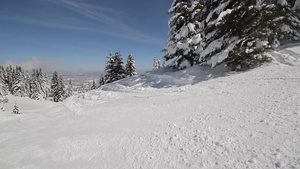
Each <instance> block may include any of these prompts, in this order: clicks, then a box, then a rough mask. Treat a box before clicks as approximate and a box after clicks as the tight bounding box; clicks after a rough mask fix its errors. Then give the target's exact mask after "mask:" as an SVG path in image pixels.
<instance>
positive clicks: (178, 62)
mask: <svg viewBox="0 0 300 169" xmlns="http://www.w3.org/2000/svg"><path fill="white" fill-rule="evenodd" d="M200 7H201V3H200V2H199V1H194V2H193V3H191V1H190V0H174V2H173V4H172V6H171V8H170V10H169V12H168V13H169V14H173V17H172V18H171V19H170V20H169V27H170V31H169V36H170V38H169V40H168V43H167V45H166V47H165V48H164V49H163V51H164V52H165V56H164V60H166V61H168V60H172V59H174V61H173V62H172V63H171V65H170V66H172V67H174V68H179V69H184V68H186V67H190V66H192V65H194V62H195V57H196V56H195V52H194V51H195V50H196V49H197V47H198V45H199V43H200V39H201V36H200V35H199V34H197V31H196V29H197V28H198V25H199V23H198V21H197V20H196V17H197V16H198V15H197V14H198V12H199V11H198V10H197V9H199V8H200ZM195 11H196V13H194V12H195Z"/></svg>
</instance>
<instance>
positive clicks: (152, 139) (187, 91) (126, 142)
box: [0, 46, 300, 169]
mask: <svg viewBox="0 0 300 169" xmlns="http://www.w3.org/2000/svg"><path fill="white" fill-rule="evenodd" d="M299 53H300V47H299V46H287V48H282V49H281V50H278V51H275V52H273V53H268V54H269V55H270V56H272V57H273V58H274V59H276V61H274V62H273V63H269V64H268V65H264V66H262V67H260V68H257V69H254V70H250V71H248V72H245V73H221V72H220V71H218V70H216V69H213V70H211V69H206V68H203V67H198V66H194V67H191V68H188V69H185V70H182V71H176V72H170V71H169V70H168V69H167V68H164V69H160V70H156V71H152V72H147V73H145V74H142V75H140V76H134V77H130V78H126V79H122V80H119V81H116V82H113V83H111V84H108V85H104V86H102V87H101V89H98V90H93V91H90V92H88V93H84V94H79V95H76V96H72V97H71V98H69V99H67V100H66V101H64V102H62V103H54V102H49V101H35V100H30V99H28V98H19V97H15V96H11V95H9V96H8V97H9V103H8V104H6V105H5V106H6V110H5V111H4V112H0V149H1V151H0V166H1V167H0V168H1V169H10V168H22V169H27V168H30V169H35V168H43V169H50V168H72V169H82V168H106V169H116V168H133V169H135V168H136V169H137V168H145V169H150V168H151V169H154V168H157V169H161V168H172V169H182V168H192V169H199V168H205V169H211V168H230V169H241V168H260V169H275V168H300V163H299V160H300V153H299V152H300V86H299V84H300V64H299V62H300V61H299V58H300V54H299ZM14 102H17V103H18V106H19V108H20V110H21V111H22V113H23V114H20V115H15V114H12V113H11V110H12V109H13V104H14Z"/></svg>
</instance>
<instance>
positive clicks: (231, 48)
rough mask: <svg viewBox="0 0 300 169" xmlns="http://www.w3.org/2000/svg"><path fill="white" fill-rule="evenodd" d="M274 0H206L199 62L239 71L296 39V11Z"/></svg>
mask: <svg viewBox="0 0 300 169" xmlns="http://www.w3.org/2000/svg"><path fill="white" fill-rule="evenodd" d="M277 2H280V1H277V0H217V1H214V0H209V1H207V3H206V4H205V6H204V9H203V10H202V13H201V15H202V20H201V24H202V26H203V27H202V29H201V32H202V33H204V35H205V37H204V39H203V42H202V44H204V45H203V51H199V52H198V54H199V55H200V57H199V60H198V61H199V63H200V64H203V65H210V66H212V67H215V66H217V65H220V64H222V63H225V64H226V65H227V66H228V67H229V68H230V69H231V70H241V69H242V70H243V69H249V68H252V67H255V66H257V65H259V64H261V63H262V62H265V61H268V60H269V58H267V56H266V55H264V52H265V51H267V50H270V49H271V50H273V49H275V48H276V47H278V46H279V45H280V44H281V43H287V42H291V41H293V40H299V37H300V36H299V33H297V29H299V26H300V24H299V23H300V22H299V19H300V17H299V11H298V12H296V11H295V10H292V8H291V6H293V5H291V4H289V2H288V1H285V2H286V3H283V4H284V6H283V4H278V3H277Z"/></svg>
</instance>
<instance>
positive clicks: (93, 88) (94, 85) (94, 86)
mask: <svg viewBox="0 0 300 169" xmlns="http://www.w3.org/2000/svg"><path fill="white" fill-rule="evenodd" d="M96 88H97V86H96V82H95V80H93V83H92V87H91V90H95V89H96Z"/></svg>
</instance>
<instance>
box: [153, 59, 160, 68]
mask: <svg viewBox="0 0 300 169" xmlns="http://www.w3.org/2000/svg"><path fill="white" fill-rule="evenodd" d="M156 69H159V63H158V59H157V57H156V56H154V59H153V70H156Z"/></svg>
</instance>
